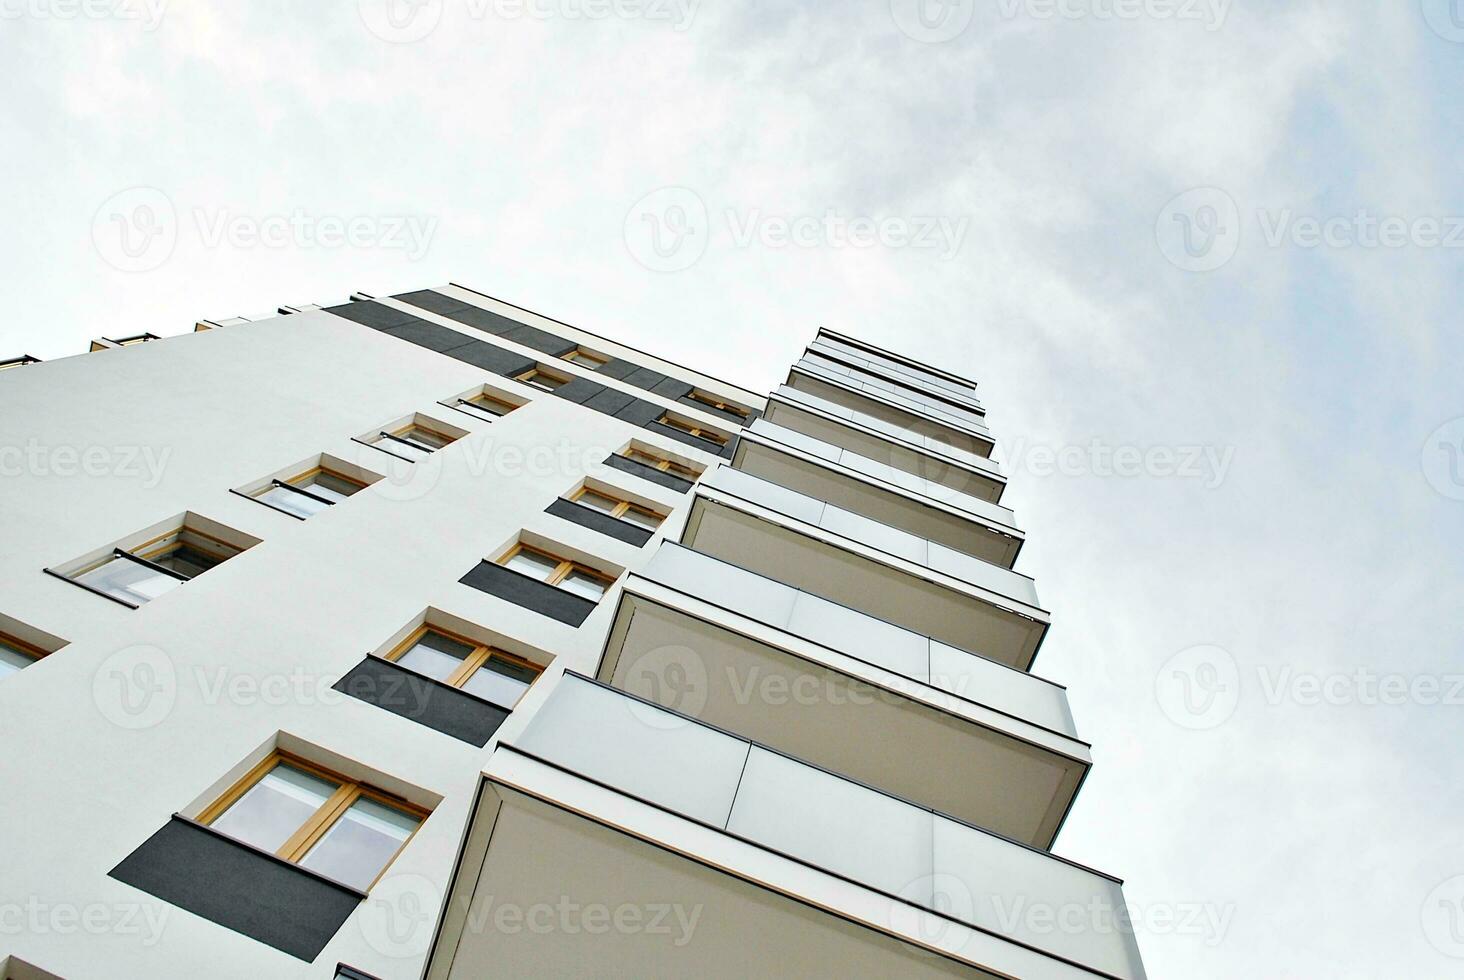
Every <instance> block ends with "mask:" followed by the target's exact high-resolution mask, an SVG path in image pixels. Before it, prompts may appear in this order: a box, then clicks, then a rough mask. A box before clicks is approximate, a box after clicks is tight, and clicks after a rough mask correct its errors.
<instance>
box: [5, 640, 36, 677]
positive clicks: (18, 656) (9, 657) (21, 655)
mask: <svg viewBox="0 0 1464 980" xmlns="http://www.w3.org/2000/svg"><path fill="white" fill-rule="evenodd" d="M33 663H35V661H34V660H32V659H31V656H30V654H28V653H26V652H25V651H24V650H22V649H21V648H20V647H17V646H12V645H11V644H9V643H6V642H5V641H4V640H3V639H0V677H4V676H5V675H6V674H13V673H15V672H16V671H17V670H21V669H22V668H25V667H29V666H30V665H31V664H33Z"/></svg>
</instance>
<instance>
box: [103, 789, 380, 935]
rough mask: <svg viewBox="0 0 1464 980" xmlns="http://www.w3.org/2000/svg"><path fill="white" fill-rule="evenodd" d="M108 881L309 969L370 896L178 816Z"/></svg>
mask: <svg viewBox="0 0 1464 980" xmlns="http://www.w3.org/2000/svg"><path fill="white" fill-rule="evenodd" d="M111 877H113V878H115V879H117V880H118V881H121V882H124V883H126V884H128V885H131V886H132V887H134V888H139V889H141V890H142V891H145V892H147V893H148V894H149V895H153V896H156V897H157V898H161V899H162V900H163V901H165V902H167V903H169V904H170V905H176V906H178V907H179V908H181V909H186V910H187V911H189V912H192V913H194V914H195V915H199V916H202V917H203V918H205V919H208V920H209V921H210V922H216V923H218V924H219V925H221V926H223V927H225V928H226V929H232V930H234V931H235V932H238V933H242V934H244V935H246V936H249V937H251V938H253V939H257V940H259V941H260V942H262V943H264V944H266V945H268V946H273V947H274V948H275V949H278V950H280V951H281V952H284V953H289V954H290V955H291V956H294V957H296V958H298V959H302V960H306V961H307V962H308V961H311V960H314V959H315V957H316V956H318V955H319V954H320V951H321V949H322V948H324V946H325V944H326V943H328V942H330V940H331V937H332V936H334V935H335V934H336V932H337V931H338V930H339V929H340V927H341V925H342V924H343V923H344V922H345V921H346V919H347V918H348V917H349V916H350V914H351V913H352V912H353V911H355V909H356V906H358V905H360V904H361V900H362V899H363V898H364V897H365V896H364V895H362V894H361V893H360V892H358V891H356V890H355V889H353V888H350V887H347V886H346V885H341V884H334V883H332V882H329V881H327V880H326V879H324V878H322V877H320V876H318V875H314V874H311V873H310V872H308V871H305V870H304V869H302V868H298V867H296V866H294V865H292V864H289V863H288V862H286V861H282V860H280V859H279V858H276V857H274V856H273V855H269V854H265V853H264V852H263V851H260V850H257V849H255V848H253V847H250V846H249V845H247V844H242V843H240V842H238V841H235V840H232V839H230V838H228V837H225V836H224V835H223V834H220V833H218V832H216V831H213V830H210V829H208V828H207V827H202V826H199V825H198V824H196V823H194V822H193V821H192V820H188V819H186V818H184V817H178V816H175V817H173V819H172V820H170V821H169V822H168V823H167V824H165V825H164V826H163V828H162V829H161V830H159V831H158V832H157V833H155V834H153V835H152V836H151V837H149V838H148V839H147V840H146V841H145V842H144V843H143V845H142V846H141V847H139V848H138V849H137V850H135V851H133V852H132V853H131V854H129V855H127V857H125V858H123V859H122V863H121V864H119V865H117V866H116V867H115V868H113V869H112V871H111Z"/></svg>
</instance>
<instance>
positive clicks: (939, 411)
mask: <svg viewBox="0 0 1464 980" xmlns="http://www.w3.org/2000/svg"><path fill="white" fill-rule="evenodd" d="M788 386H789V387H790V388H796V389H798V390H800V391H806V392H808V393H809V394H811V395H817V396H818V397H820V398H823V399H825V400H827V401H832V402H836V403H838V404H840V405H844V406H845V407H847V408H853V409H855V410H857V411H860V412H862V413H864V414H865V415H873V416H874V417H876V418H883V419H886V420H888V421H891V422H895V423H896V424H898V425H901V426H904V427H906V428H912V429H914V428H916V427H917V426H918V428H919V431H922V432H924V433H926V434H928V435H940V436H944V437H946V440H947V441H948V442H950V443H951V444H952V445H956V446H961V447H962V448H965V449H970V450H971V451H973V452H975V453H976V454H977V455H978V456H989V455H991V449H992V446H993V443H994V440H993V439H992V436H991V430H990V429H988V428H987V426H986V418H985V416H983V415H978V414H977V413H975V412H972V411H969V410H967V409H963V408H958V407H957V406H955V405H953V404H951V403H950V402H947V401H943V400H941V399H938V398H935V397H932V396H930V395H925V394H922V393H920V392H918V391H915V390H914V389H911V388H908V387H905V386H903V385H898V384H895V383H894V382H891V381H886V380H884V379H883V378H881V377H879V376H878V375H874V374H869V373H867V372H864V371H860V370H858V369H856V368H851V367H847V366H845V365H843V364H840V363H838V362H837V361H833V360H830V359H829V358H827V357H823V356H821V355H819V354H817V353H814V352H812V351H810V352H809V353H807V354H805V355H804V356H803V358H802V359H801V360H799V361H798V363H796V364H794V365H793V367H792V369H791V370H790V371H789V373H788Z"/></svg>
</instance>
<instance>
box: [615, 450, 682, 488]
mask: <svg viewBox="0 0 1464 980" xmlns="http://www.w3.org/2000/svg"><path fill="white" fill-rule="evenodd" d="M637 455H640V456H644V457H646V459H653V460H655V461H656V462H655V463H647V462H645V461H643V460H639V459H636V458H635V457H636V456H637ZM620 456H621V458H623V459H628V460H630V461H631V462H632V463H640V464H641V465H642V466H649V467H651V468H652V469H656V470H660V471H661V472H662V473H670V474H671V475H672V476H679V477H681V478H682V479H683V480H688V481H690V482H692V483H695V482H696V481H697V480H699V479H701V474H700V473H699V472H697V471H696V470H694V469H692V468H691V467H690V466H687V465H686V464H685V463H678V462H676V461H675V460H672V459H669V458H667V457H665V456H661V455H659V454H657V453H654V452H652V451H651V450H649V449H641V448H639V447H638V446H631V447H629V448H628V449H626V450H625V451H624V452H622V453H621V454H620Z"/></svg>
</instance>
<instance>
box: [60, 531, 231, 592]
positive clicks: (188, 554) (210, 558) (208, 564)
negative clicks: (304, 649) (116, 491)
mask: <svg viewBox="0 0 1464 980" xmlns="http://www.w3.org/2000/svg"><path fill="white" fill-rule="evenodd" d="M190 516H191V515H190ZM257 543H258V541H257V540H251V542H250V543H249V544H244V545H240V544H236V543H233V542H230V541H226V540H224V539H223V538H221V537H218V536H217V535H214V534H211V533H208V532H205V531H203V530H200V529H199V528H197V527H195V526H193V525H192V524H191V523H189V522H188V521H187V520H185V521H184V523H182V524H181V525H179V526H178V527H175V528H174V529H173V530H172V531H169V532H168V533H166V534H163V535H161V536H159V537H155V538H152V539H150V540H148V541H144V542H143V543H142V544H139V545H137V546H135V547H132V548H126V549H123V548H113V549H112V552H111V554H109V555H107V556H106V557H104V558H102V559H100V560H98V561H92V562H90V563H88V564H84V565H82V566H81V567H80V568H77V569H76V570H74V571H72V572H69V573H60V572H52V574H59V575H61V577H62V578H67V579H70V580H71V581H73V582H75V583H76V584H78V585H81V586H84V587H86V588H88V589H90V590H91V591H93V592H97V593H100V594H102V595H105V596H108V597H110V598H112V599H116V600H117V601H118V602H121V603H123V604H124V605H128V606H132V607H133V608H134V609H135V608H137V607H138V606H141V605H142V604H143V603H145V602H149V601H151V600H153V599H156V598H157V597H158V596H160V595H163V594H164V593H167V592H171V591H172V590H173V589H175V588H177V587H178V586H180V585H182V584H183V583H184V582H187V581H188V580H189V579H192V578H196V577H197V576H199V575H202V574H203V573H204V572H206V571H208V570H209V569H210V568H213V567H214V566H215V565H219V564H221V563H223V562H225V561H227V560H228V559H230V558H232V557H234V556H235V555H237V554H239V553H240V552H241V551H243V550H245V548H248V547H251V546H252V545H253V544H257ZM48 571H50V570H49V569H48Z"/></svg>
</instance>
